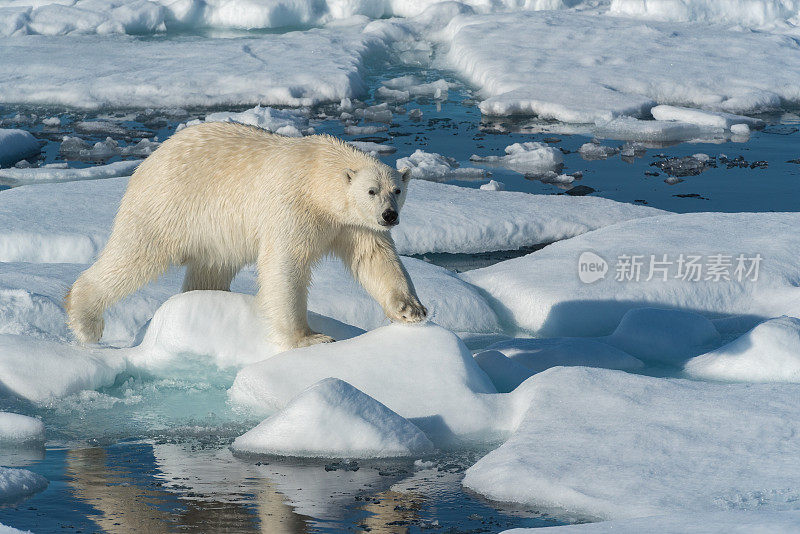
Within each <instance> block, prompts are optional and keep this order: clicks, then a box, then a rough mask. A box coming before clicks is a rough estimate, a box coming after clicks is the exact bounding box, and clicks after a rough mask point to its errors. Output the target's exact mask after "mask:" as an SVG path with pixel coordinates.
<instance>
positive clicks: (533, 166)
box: [469, 141, 564, 174]
mask: <svg viewBox="0 0 800 534" xmlns="http://www.w3.org/2000/svg"><path fill="white" fill-rule="evenodd" d="M505 152H506V155H505V156H477V155H474V154H473V155H472V156H470V158H469V159H470V161H474V162H479V163H488V164H492V165H500V166H502V167H506V168H508V169H511V170H514V171H517V172H520V173H523V174H526V173H529V174H537V173H539V174H541V173H546V172H548V171H552V172H556V171H558V170H560V169H561V167H562V165H563V164H564V155H563V154H562V153H561V151H560V150H558V149H556V148H553V147H550V146H547V145H546V144H544V143H537V142H535V141H530V142H526V143H514V144H513V145H509V146H507V147H506V148H505Z"/></svg>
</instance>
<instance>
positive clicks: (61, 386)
mask: <svg viewBox="0 0 800 534" xmlns="http://www.w3.org/2000/svg"><path fill="white" fill-rule="evenodd" d="M0 355H2V357H0V391H5V392H7V393H11V394H13V395H15V396H17V397H20V398H22V399H26V400H29V401H31V402H34V403H38V404H44V403H48V402H51V401H53V400H55V399H57V398H59V397H63V396H65V395H70V394H72V393H77V392H78V391H81V390H84V389H98V388H100V387H104V386H110V385H111V384H113V383H114V379H115V378H116V376H117V375H118V374H119V373H121V372H122V371H123V370H124V369H125V359H124V357H123V354H122V352H121V351H114V350H102V349H92V348H82V347H75V346H70V345H65V344H63V343H57V342H54V341H47V340H44V339H36V338H33V337H27V336H17V335H0Z"/></svg>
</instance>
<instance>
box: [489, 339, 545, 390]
mask: <svg viewBox="0 0 800 534" xmlns="http://www.w3.org/2000/svg"><path fill="white" fill-rule="evenodd" d="M475 362H476V363H477V364H478V365H479V366H480V368H481V369H483V372H484V373H486V375H487V376H488V377H489V380H491V381H492V384H494V387H495V388H497V391H498V392H499V393H508V392H510V391H514V390H515V389H516V388H517V386H519V385H520V384H522V383H523V382H524V381H525V380H526V379H528V378H529V377H530V376H531V375H533V374H534V371H532V370H530V369H529V368H528V367H525V366H524V365H522V364H519V363H517V362H515V361H514V360H512V359H511V358H509V357H508V356H506V355H505V354H503V353H502V352H500V351H498V350H484V351H482V352H479V353H477V354H476V355H475Z"/></svg>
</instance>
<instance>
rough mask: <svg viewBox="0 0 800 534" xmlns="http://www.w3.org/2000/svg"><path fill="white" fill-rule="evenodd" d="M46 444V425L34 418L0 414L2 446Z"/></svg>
mask: <svg viewBox="0 0 800 534" xmlns="http://www.w3.org/2000/svg"><path fill="white" fill-rule="evenodd" d="M33 443H39V444H41V443H44V424H43V423H42V422H41V421H40V420H38V419H35V418H33V417H28V416H26V415H20V414H16V413H9V412H0V445H9V444H11V445H25V444H33Z"/></svg>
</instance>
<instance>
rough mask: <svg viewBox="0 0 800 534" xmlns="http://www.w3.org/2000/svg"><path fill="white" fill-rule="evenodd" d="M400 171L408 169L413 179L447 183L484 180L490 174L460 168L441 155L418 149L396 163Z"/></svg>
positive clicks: (483, 171) (451, 159)
mask: <svg viewBox="0 0 800 534" xmlns="http://www.w3.org/2000/svg"><path fill="white" fill-rule="evenodd" d="M395 166H396V167H397V168H398V169H402V168H403V167H408V168H409V169H411V177H412V178H416V179H418V180H430V181H432V182H445V181H448V180H482V179H485V178H486V176H487V175H488V174H489V173H488V172H487V171H486V170H485V169H476V168H474V167H465V168H459V165H458V162H457V161H456V160H454V159H453V158H448V157H447V156H443V155H441V154H436V153H433V152H425V151H424V150H420V149H417V150H416V151H415V152H414V153H413V154H411V155H410V156H407V157H405V158H400V159H398V160H397V162H396V163H395Z"/></svg>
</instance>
